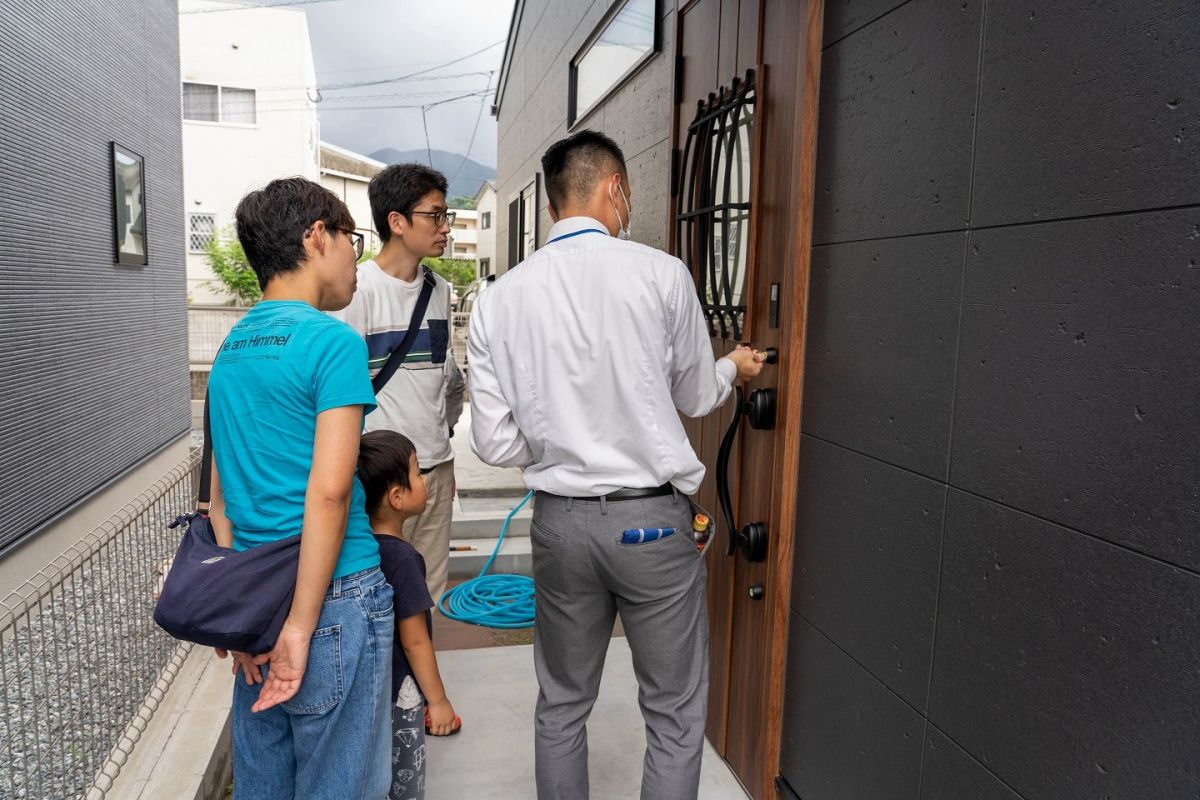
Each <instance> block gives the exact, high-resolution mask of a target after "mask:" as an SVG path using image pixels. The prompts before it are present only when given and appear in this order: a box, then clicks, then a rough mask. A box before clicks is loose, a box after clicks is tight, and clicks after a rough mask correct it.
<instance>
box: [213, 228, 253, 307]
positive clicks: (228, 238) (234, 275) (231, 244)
mask: <svg viewBox="0 0 1200 800" xmlns="http://www.w3.org/2000/svg"><path fill="white" fill-rule="evenodd" d="M205 256H206V257H207V259H208V266H209V269H211V270H212V273H213V275H215V276H216V280H215V281H206V282H205V284H204V285H205V286H207V287H208V288H210V289H216V290H217V291H223V292H226V293H227V294H230V295H232V296H233V299H231V300H230V301H229V303H228V305H231V306H252V305H254V304H255V303H257V302H258V301H259V300H260V299H262V288H261V287H260V286H259V285H258V276H257V275H255V274H254V270H253V269H251V267H250V262H249V261H247V260H246V253H245V252H244V251H243V250H242V243H241V242H239V241H238V240H237V237H236V236H234V235H233V229H232V228H225V229H223V230H222V231H221V232H220V233H219V234H213V237H212V239H210V240H209V242H208V247H207V248H205Z"/></svg>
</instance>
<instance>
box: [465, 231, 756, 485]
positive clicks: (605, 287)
mask: <svg viewBox="0 0 1200 800" xmlns="http://www.w3.org/2000/svg"><path fill="white" fill-rule="evenodd" d="M467 352H468V363H469V365H470V368H469V381H470V386H469V391H470V396H471V449H472V450H474V451H475V453H476V454H477V455H478V456H479V457H480V458H481V459H482V460H483V461H485V462H487V463H488V464H493V465H495V466H501V467H524V468H525V484H526V485H527V486H528V487H529V488H530V489H538V490H542V491H547V492H551V493H553V494H558V495H564V496H568V497H596V496H598V495H602V494H607V493H608V492H611V491H615V490H616V489H621V488H644V487H651V486H660V485H662V484H664V483H667V482H670V483H673V484H674V485H675V487H676V488H678V489H679V490H680V491H681V492H683V493H685V494H693V493H695V491H696V490H697V489H698V488H699V486H700V481H701V480H702V479H703V478H704V465H703V464H702V463H700V459H698V458H697V457H696V453H695V451H694V450H693V449H692V446H691V443H690V442H689V441H688V438H687V434H686V433H685V432H684V429H683V422H682V420H680V418H679V413H678V412H680V411H681V412H683V413H684V414H687V415H688V416H690V417H699V416H704V415H705V414H708V413H709V412H711V411H713V410H714V409H715V408H717V407H718V406H720V405H721V404H722V403H723V402H725V399H726V398H727V397H728V396H729V390H730V387H731V385H732V383H733V381H734V379H735V378H736V377H737V367H736V366H735V365H734V363H733V362H732V361H730V360H729V359H727V358H721V359H716V360H714V358H713V351H712V344H711V343H710V341H709V334H708V327H707V325H706V324H705V320H704V313H703V311H702V310H701V308H700V301H699V299H698V298H697V296H696V287H695V284H694V283H693V282H692V277H691V274H690V273H689V272H688V270H687V267H685V266H684V265H683V262H682V261H680V260H679V259H677V258H674V257H672V256H669V255H667V254H666V253H663V252H662V251H659V250H654V249H652V248H650V247H646V246H644V245H640V244H637V243H635V242H626V241H622V240H620V239H616V238H613V237H611V236H609V235H608V232H607V231H606V230H605V228H604V226H603V225H602V224H600V223H599V222H597V221H596V220H594V219H590V218H588V217H570V218H568V219H564V220H560V221H559V222H558V223H556V224H555V225H554V226H553V227H552V228H550V233H549V235H548V236H547V243H546V245H545V246H543V247H542V249H540V250H538V251H537V252H535V253H534V254H533V255H531V256H530V257H529V258H527V259H526V260H525V261H523V262H522V263H521V264H520V265H519V266H517V267H516V268H514V269H510V270H509V271H508V272H506V273H505V274H504V275H502V276H500V278H498V279H497V280H496V281H495V283H493V284H492V286H491V287H489V288H488V290H487V291H486V292H483V293H482V294H481V295H480V297H479V300H478V301H477V302H476V304H475V308H474V310H473V312H472V314H471V327H470V335H469V337H468V350H467Z"/></svg>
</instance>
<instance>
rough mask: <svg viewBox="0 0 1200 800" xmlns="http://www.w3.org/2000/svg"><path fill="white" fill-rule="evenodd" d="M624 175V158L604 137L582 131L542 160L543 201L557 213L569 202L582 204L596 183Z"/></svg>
mask: <svg viewBox="0 0 1200 800" xmlns="http://www.w3.org/2000/svg"><path fill="white" fill-rule="evenodd" d="M618 170H619V171H620V172H621V174H622V175H625V174H626V171H625V154H624V153H622V152H621V148H620V147H617V143H616V142H614V141H613V140H612V139H610V138H608V137H607V136H605V135H604V134H603V133H600V132H598V131H593V130H586V129H585V130H582V131H579V132H578V133H574V134H572V135H570V136H568V137H567V138H566V139H560V140H559V141H557V142H555V143H554V144H552V145H550V148H549V149H548V150H546V154H545V155H544V156H542V176H543V178H544V179H545V181H546V199H547V200H549V201H550V206H551V207H552V208H554V209H555V210H556V211H557V210H558V209H560V208H562V207H563V206H564V205H565V204H566V203H567V202H568V201H570V200H582V199H585V198H586V197H587V196H588V195H589V194H591V192H592V189H594V188H595V186H596V183H597V182H598V181H600V180H601V179H603V178H604V177H605V176H607V175H611V174H612V173H613V172H616V171H618Z"/></svg>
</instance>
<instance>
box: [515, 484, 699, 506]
mask: <svg viewBox="0 0 1200 800" xmlns="http://www.w3.org/2000/svg"><path fill="white" fill-rule="evenodd" d="M674 493H675V487H674V486H672V485H671V484H669V483H664V484H663V485H662V486H652V487H650V488H647V489H617V490H616V491H612V492H609V493H608V494H602V495H600V496H598V497H564V496H563V495H559V494H554V493H553V492H543V491H539V492H538V494H540V495H545V496H546V497H554V498H556V499H558V500H604V501H605V502H608V503H611V502H614V501H620V500H643V499H645V498H647V497H665V496H666V495H669V494H674Z"/></svg>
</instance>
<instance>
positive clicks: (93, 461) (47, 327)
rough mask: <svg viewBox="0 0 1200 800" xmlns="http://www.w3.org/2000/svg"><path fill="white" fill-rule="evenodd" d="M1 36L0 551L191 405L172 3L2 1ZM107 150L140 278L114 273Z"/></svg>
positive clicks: (148, 448)
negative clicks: (133, 157) (129, 155)
mask: <svg viewBox="0 0 1200 800" xmlns="http://www.w3.org/2000/svg"><path fill="white" fill-rule="evenodd" d="M0 32H2V33H0V209H3V225H4V232H3V235H0V468H2V470H0V546H3V545H5V544H8V543H11V542H13V541H15V540H16V539H18V538H20V537H22V536H24V535H26V534H28V533H29V532H30V531H32V530H34V529H36V528H37V527H38V526H39V525H41V524H42V523H43V522H45V521H46V520H48V519H49V518H51V517H53V516H54V515H55V514H57V513H58V512H60V511H63V510H65V509H67V508H69V507H71V506H72V505H73V504H74V503H76V502H77V501H78V500H79V499H80V498H82V497H85V496H86V495H88V494H89V493H91V492H93V491H94V490H96V489H97V488H100V487H101V486H103V485H104V484H105V483H107V482H109V481H111V480H112V479H114V478H116V477H119V476H120V475H121V474H122V473H124V472H126V471H127V470H128V469H129V468H130V467H132V466H133V465H135V464H137V463H138V462H139V461H141V460H142V459H144V458H145V457H147V456H148V455H150V454H152V453H153V452H155V451H156V450H158V449H160V448H161V447H163V446H164V445H165V444H167V443H169V442H171V441H172V440H174V439H177V438H178V437H179V436H180V435H181V434H183V433H184V432H186V431H187V429H188V427H189V411H188V376H187V369H188V366H187V320H186V315H185V310H184V254H183V188H182V182H183V178H182V162H181V138H180V111H179V96H180V84H179V22H178V16H177V7H176V3H175V2H174V0H114V1H113V2H104V3H91V4H78V3H67V2H40V3H27V2H5V3H3V5H2V6H0ZM112 140H116V141H117V142H119V143H121V144H122V145H124V146H126V147H128V148H129V149H131V150H133V151H135V152H137V153H139V154H140V155H142V156H143V157H144V158H145V190H146V201H145V206H146V214H147V219H146V235H147V244H148V248H147V249H148V252H149V259H150V263H149V265H148V266H144V267H128V266H117V265H115V264H114V263H113V244H112V239H113V232H112V230H113V222H112V214H113V212H112V206H113V200H112V178H111V170H110V155H109V142H110V141H112ZM84 532H85V531H80V534H83V533H84Z"/></svg>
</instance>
